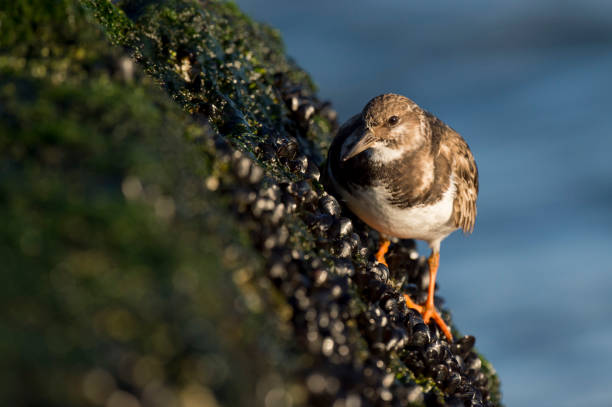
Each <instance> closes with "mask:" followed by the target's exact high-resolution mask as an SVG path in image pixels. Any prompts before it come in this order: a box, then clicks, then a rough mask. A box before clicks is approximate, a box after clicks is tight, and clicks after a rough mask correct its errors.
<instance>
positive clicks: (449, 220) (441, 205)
mask: <svg viewBox="0 0 612 407" xmlns="http://www.w3.org/2000/svg"><path fill="white" fill-rule="evenodd" d="M326 171H327V174H326V175H327V178H328V180H329V182H330V183H331V186H332V188H333V189H335V191H336V192H337V193H338V194H339V195H340V197H341V198H342V200H343V201H344V202H345V203H346V205H347V206H348V208H349V209H350V210H351V211H352V212H353V213H355V215H357V216H358V217H359V218H361V219H362V220H363V221H364V222H365V223H367V224H368V225H369V226H370V227H372V228H373V229H376V230H377V231H378V232H379V233H380V234H381V242H380V243H381V244H380V248H379V250H378V252H377V253H376V259H377V261H378V262H380V263H383V264H385V265H386V264H387V263H386V261H385V253H386V252H387V250H388V248H389V240H388V237H391V236H392V237H398V238H413V239H419V240H424V241H425V242H427V243H428V244H429V247H431V255H430V256H429V258H428V264H429V275H430V279H429V289H428V295H427V302H426V303H425V304H424V305H419V304H415V303H414V302H413V301H412V300H411V299H410V297H409V296H408V295H407V294H404V297H405V299H406V303H407V304H408V306H409V307H411V308H415V309H416V310H418V311H419V312H420V313H421V314H422V315H423V320H424V321H425V323H429V321H430V320H431V319H432V318H433V320H434V321H435V322H436V323H437V324H438V326H439V327H440V328H441V329H442V331H443V332H444V334H445V335H446V337H447V338H448V339H449V340H452V335H451V332H450V329H449V328H448V326H447V325H446V323H445V322H444V320H443V319H442V317H441V316H440V314H439V313H438V312H437V310H436V309H435V306H434V289H435V282H436V274H437V271H438V264H439V259H440V242H442V240H443V239H444V238H445V237H447V236H448V235H449V234H451V233H452V232H453V231H455V230H457V229H459V228H461V229H463V231H464V232H465V233H470V232H472V230H473V228H474V221H475V219H476V198H477V196H478V169H477V168H476V163H475V162H474V157H473V156H472V152H471V151H470V149H469V147H468V145H467V143H466V142H465V140H463V138H462V137H461V136H460V135H459V134H457V133H456V132H455V131H454V130H453V129H451V128H450V127H448V126H447V125H446V124H444V123H443V122H442V121H441V120H439V119H438V118H436V117H435V116H434V115H432V114H431V113H428V112H426V111H425V110H423V109H421V108H420V107H419V106H418V105H417V104H416V103H414V102H413V101H412V100H410V99H408V98H406V97H404V96H401V95H395V94H385V95H380V96H377V97H375V98H374V99H372V100H370V101H369V102H368V103H367V104H366V106H365V107H364V108H363V110H362V111H361V113H359V114H357V115H355V116H353V117H352V118H350V119H349V120H348V121H347V122H346V123H344V124H343V125H342V126H341V127H340V129H339V131H338V134H337V135H336V137H335V138H334V140H333V142H332V145H331V147H330V149H329V153H328V160H327V169H326Z"/></svg>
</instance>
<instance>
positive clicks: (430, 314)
mask: <svg viewBox="0 0 612 407" xmlns="http://www.w3.org/2000/svg"><path fill="white" fill-rule="evenodd" d="M427 262H428V263H429V290H428V292H427V302H426V303H425V305H419V304H417V303H415V302H414V301H412V299H411V298H410V296H409V295H408V294H404V299H405V300H406V305H407V306H408V307H409V308H414V309H415V310H417V311H419V313H420V314H421V315H423V321H424V322H425V323H426V324H429V321H430V320H431V319H432V318H433V320H434V321H435V322H436V324H437V325H438V326H439V327H440V329H441V330H442V332H444V335H445V336H446V338H447V339H448V340H449V341H450V342H451V343H452V341H453V335H452V334H451V331H450V329H449V328H448V325H446V322H444V320H443V319H442V317H441V316H440V314H439V313H438V311H437V310H436V307H435V306H434V290H435V288H436V274H437V273H438V265H439V262H440V253H437V252H436V253H432V254H431V256H429V259H427Z"/></svg>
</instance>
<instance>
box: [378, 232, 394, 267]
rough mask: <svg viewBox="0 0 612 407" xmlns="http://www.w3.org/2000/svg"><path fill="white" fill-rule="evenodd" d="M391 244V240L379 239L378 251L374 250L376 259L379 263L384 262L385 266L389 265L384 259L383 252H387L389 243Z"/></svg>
mask: <svg viewBox="0 0 612 407" xmlns="http://www.w3.org/2000/svg"><path fill="white" fill-rule="evenodd" d="M390 244H391V242H390V241H389V240H387V239H382V238H381V239H380V242H379V246H378V251H377V252H376V255H375V257H376V261H377V262H379V263H382V264H384V265H385V266H387V267H389V265H388V264H387V261H386V260H385V254H387V252H388V251H389V245H390Z"/></svg>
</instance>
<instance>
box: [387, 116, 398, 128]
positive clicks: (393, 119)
mask: <svg viewBox="0 0 612 407" xmlns="http://www.w3.org/2000/svg"><path fill="white" fill-rule="evenodd" d="M398 122H399V117H397V116H391V117H389V120H387V123H389V126H395V125H396V124H397V123H398Z"/></svg>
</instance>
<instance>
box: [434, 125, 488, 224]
mask: <svg viewBox="0 0 612 407" xmlns="http://www.w3.org/2000/svg"><path fill="white" fill-rule="evenodd" d="M429 119H430V126H431V130H432V133H433V134H434V135H436V136H439V137H440V138H439V140H440V147H439V148H440V149H439V153H440V154H444V155H445V156H446V157H447V158H448V160H449V162H450V163H451V171H452V173H453V176H454V180H455V184H456V187H457V191H456V193H455V202H454V204H453V221H454V222H455V226H457V227H458V228H461V229H463V232H464V233H472V231H473V230H474V223H475V222H476V199H477V198H478V168H477V167H476V162H475V161H474V156H473V155H472V152H471V151H470V147H468V145H467V143H466V142H465V140H464V139H463V138H462V137H461V136H460V135H459V134H457V133H456V132H455V131H454V130H453V129H451V128H450V127H448V126H446V125H445V124H444V123H442V122H441V121H440V120H439V119H437V118H435V117H434V116H429ZM436 136H434V143H435V141H436Z"/></svg>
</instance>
